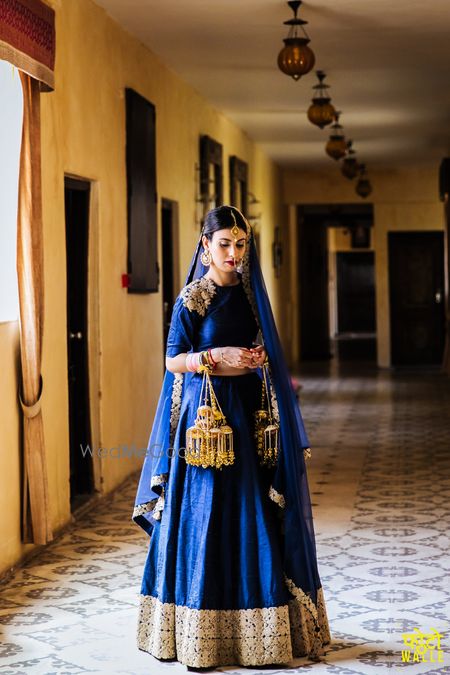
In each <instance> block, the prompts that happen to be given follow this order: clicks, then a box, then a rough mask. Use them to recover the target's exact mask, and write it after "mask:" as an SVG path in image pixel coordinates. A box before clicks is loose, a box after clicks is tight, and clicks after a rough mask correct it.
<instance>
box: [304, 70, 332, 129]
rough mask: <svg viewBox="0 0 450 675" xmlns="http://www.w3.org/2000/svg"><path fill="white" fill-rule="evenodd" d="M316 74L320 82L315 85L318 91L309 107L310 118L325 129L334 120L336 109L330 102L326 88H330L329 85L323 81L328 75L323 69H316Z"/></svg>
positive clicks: (313, 122)
mask: <svg viewBox="0 0 450 675" xmlns="http://www.w3.org/2000/svg"><path fill="white" fill-rule="evenodd" d="M316 75H317V79H318V80H319V84H315V85H314V87H313V89H314V90H315V91H316V93H315V94H314V96H313V99H312V103H311V105H310V106H309V108H308V119H309V121H310V122H311V123H312V124H315V125H316V126H317V127H319V128H320V129H323V128H324V127H326V126H327V125H328V124H331V122H332V121H333V120H334V117H335V115H336V110H335V109H334V106H333V105H331V103H330V101H331V98H330V97H329V96H327V92H326V89H329V86H328V85H327V84H324V83H323V81H324V79H325V77H326V75H325V73H324V72H323V70H316Z"/></svg>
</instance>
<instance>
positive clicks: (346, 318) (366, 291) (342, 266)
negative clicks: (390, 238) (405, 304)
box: [336, 251, 376, 333]
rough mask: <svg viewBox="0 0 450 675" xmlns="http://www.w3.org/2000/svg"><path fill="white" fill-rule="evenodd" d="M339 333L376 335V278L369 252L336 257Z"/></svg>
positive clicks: (341, 254) (343, 253) (337, 255)
mask: <svg viewBox="0 0 450 675" xmlns="http://www.w3.org/2000/svg"><path fill="white" fill-rule="evenodd" d="M336 264H337V299H338V332H339V333H350V332H352V333H373V332H374V331H375V324H376V321H375V274H374V254H373V252H372V251H365V252H361V253H352V252H342V253H337V254H336Z"/></svg>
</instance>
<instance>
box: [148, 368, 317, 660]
mask: <svg viewBox="0 0 450 675" xmlns="http://www.w3.org/2000/svg"><path fill="white" fill-rule="evenodd" d="M211 381H212V384H213V387H214V390H215V392H216V395H217V398H218V400H219V403H220V405H221V407H222V410H223V412H224V414H225V416H226V418H227V422H228V424H229V425H230V426H231V427H232V429H233V436H234V452H235V460H234V464H232V465H231V466H225V467H223V469H221V470H217V469H214V468H206V469H205V468H203V467H197V466H192V465H190V464H187V463H186V461H185V459H184V453H183V449H184V448H185V444H186V430H187V429H188V427H190V426H192V425H193V423H194V420H195V417H196V413H197V407H198V403H199V397H200V390H201V383H202V378H201V376H200V375H197V374H195V375H193V377H192V379H191V381H190V383H189V387H188V389H187V391H186V392H185V394H184V396H183V401H182V407H181V410H180V417H179V422H178V426H177V429H176V433H175V438H174V442H173V450H174V452H173V457H172V460H171V467H170V473H169V476H168V480H167V487H166V490H165V494H164V505H163V510H162V513H161V519H160V520H159V521H157V522H156V525H155V527H154V530H153V533H152V535H151V539H150V544H149V549H148V555H147V560H146V564H145V568H144V575H143V580H142V587H141V594H140V608H139V622H138V646H139V648H140V649H142V650H145V651H148V652H150V653H151V654H152V655H153V656H155V657H157V658H159V659H177V660H178V661H180V662H181V663H183V664H185V665H188V666H192V667H206V666H217V665H228V664H242V665H263V664H271V663H286V662H288V661H290V660H291V659H292V658H293V657H295V656H302V655H304V654H307V653H308V652H310V651H311V645H310V644H309V640H310V638H311V636H312V631H313V627H312V626H311V625H310V619H309V616H308V612H307V611H306V609H305V606H304V603H303V604H302V603H300V602H299V601H297V600H296V599H295V597H294V596H293V594H292V592H291V591H290V590H289V589H288V586H287V584H286V580H285V575H284V570H283V563H282V543H281V537H282V536H283V534H282V522H281V518H280V515H281V514H280V511H281V510H280V508H279V506H278V505H277V504H276V503H275V502H273V501H272V500H271V499H270V498H269V487H270V481H271V471H270V470H269V469H266V468H263V467H262V466H261V465H260V464H259V459H258V456H257V451H256V444H255V441H254V436H253V430H254V422H253V414H254V411H255V410H256V409H258V407H259V406H260V402H261V380H260V378H259V376H258V375H257V374H256V373H251V374H247V375H240V376H212V377H211ZM180 450H181V452H180ZM319 600H320V601H319V606H318V610H319V619H320V622H321V624H322V632H323V633H325V635H327V634H328V635H329V633H328V624H327V619H326V612H325V606H324V603H323V596H322V593H321V589H319ZM311 639H312V638H311Z"/></svg>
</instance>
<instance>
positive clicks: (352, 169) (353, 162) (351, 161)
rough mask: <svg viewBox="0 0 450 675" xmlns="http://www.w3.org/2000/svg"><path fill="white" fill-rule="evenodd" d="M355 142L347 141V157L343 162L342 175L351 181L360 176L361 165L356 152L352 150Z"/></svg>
mask: <svg viewBox="0 0 450 675" xmlns="http://www.w3.org/2000/svg"><path fill="white" fill-rule="evenodd" d="M352 144H353V141H347V156H346V157H345V159H344V160H343V161H342V165H341V173H342V175H343V176H345V177H346V178H348V179H349V180H353V178H356V176H357V175H358V170H359V165H358V162H357V159H356V157H354V156H353V155H355V154H356V153H355V151H354V150H353V148H352Z"/></svg>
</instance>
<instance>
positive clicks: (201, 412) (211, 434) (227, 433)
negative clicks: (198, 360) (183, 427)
mask: <svg viewBox="0 0 450 675" xmlns="http://www.w3.org/2000/svg"><path fill="white" fill-rule="evenodd" d="M200 372H203V381H202V388H201V392H200V402H199V406H198V408H197V417H196V418H195V422H194V426H192V427H189V429H188V430H187V431H186V462H187V463H188V464H192V465H193V466H202V467H203V468H204V469H206V468H207V467H214V468H215V469H222V467H223V466H229V465H231V464H233V463H234V449H233V430H232V428H231V427H230V426H229V425H228V424H227V420H226V418H225V415H224V414H223V412H222V409H221V407H220V405H219V402H218V400H217V396H216V394H215V392H214V389H213V386H212V384H211V379H210V376H209V375H210V372H211V369H210V368H209V367H208V366H206V365H204V366H201V367H200ZM202 400H203V403H202Z"/></svg>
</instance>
